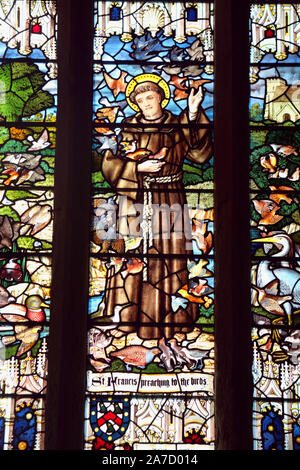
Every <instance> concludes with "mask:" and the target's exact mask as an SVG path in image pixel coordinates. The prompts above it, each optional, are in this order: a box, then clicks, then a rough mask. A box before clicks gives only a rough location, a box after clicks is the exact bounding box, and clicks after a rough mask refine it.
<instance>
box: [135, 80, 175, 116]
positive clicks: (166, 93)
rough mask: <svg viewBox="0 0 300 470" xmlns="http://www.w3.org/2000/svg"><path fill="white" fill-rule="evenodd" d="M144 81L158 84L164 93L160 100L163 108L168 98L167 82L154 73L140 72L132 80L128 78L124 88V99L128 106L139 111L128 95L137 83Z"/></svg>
mask: <svg viewBox="0 0 300 470" xmlns="http://www.w3.org/2000/svg"><path fill="white" fill-rule="evenodd" d="M144 82H153V83H156V85H158V86H160V88H161V89H162V90H163V92H164V94H165V98H164V99H163V100H162V102H161V107H162V108H165V107H166V106H167V104H168V103H169V100H170V89H169V87H168V84H167V82H166V81H165V80H164V79H163V78H161V77H159V75H155V74H154V73H142V74H141V75H137V76H136V77H134V78H133V79H132V80H130V82H129V83H128V85H127V88H126V100H127V103H128V104H129V106H130V107H131V108H132V109H134V110H135V111H137V112H139V111H140V109H139V107H138V106H137V105H136V104H135V103H133V102H132V101H131V100H130V98H129V96H130V95H131V93H132V92H133V90H134V89H135V87H136V86H137V85H138V84H140V83H144Z"/></svg>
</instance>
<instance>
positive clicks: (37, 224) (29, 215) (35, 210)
mask: <svg viewBox="0 0 300 470" xmlns="http://www.w3.org/2000/svg"><path fill="white" fill-rule="evenodd" d="M51 219H52V208H51V206H49V205H48V204H45V205H39V204H36V205H35V206H33V207H30V208H29V209H27V210H26V211H25V212H24V213H23V214H22V215H21V218H20V220H21V222H22V223H23V224H25V226H23V227H21V229H20V234H21V235H24V234H25V233H27V234H29V235H35V234H36V233H38V232H40V231H41V230H43V228H45V227H46V226H47V225H48V224H49V223H50V221H51Z"/></svg>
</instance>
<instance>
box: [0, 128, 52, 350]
mask: <svg viewBox="0 0 300 470" xmlns="http://www.w3.org/2000/svg"><path fill="white" fill-rule="evenodd" d="M27 140H28V143H29V147H28V149H27V151H26V152H22V153H7V154H6V155H5V157H4V158H3V159H2V161H1V165H2V167H3V170H2V174H3V175H6V176H7V178H6V179H5V180H4V181H3V183H4V185H5V186H7V187H8V186H10V185H16V186H20V185H22V184H24V183H35V182H37V181H42V180H44V179H45V178H44V170H43V169H42V168H41V166H40V163H41V159H42V155H41V154H36V152H40V151H41V150H43V149H45V148H47V147H49V146H50V145H51V142H50V141H49V133H48V130H47V129H45V130H44V131H43V132H42V133H41V134H40V135H39V136H38V138H37V139H36V140H34V138H33V136H28V137H27ZM0 196H1V203H2V204H3V205H7V206H9V205H12V204H13V201H12V200H10V199H9V197H6V190H2V191H1V195H0ZM51 220H52V207H51V206H50V205H49V204H43V203H40V204H33V205H32V206H30V207H29V208H28V209H26V210H25V211H24V212H23V213H22V214H21V215H20V220H19V221H17V222H16V221H14V220H13V219H12V218H11V217H9V216H8V215H2V216H0V249H3V248H5V249H8V250H11V249H12V247H13V242H14V241H15V240H16V239H17V238H18V237H19V236H30V237H35V236H36V234H38V233H39V232H40V231H42V230H43V229H44V228H45V227H47V225H48V224H49V223H50V222H51ZM0 260H1V261H3V260H5V263H4V264H3V265H2V266H1V269H0V279H1V280H2V281H6V282H8V283H11V282H13V283H16V282H22V279H23V272H22V268H21V265H20V263H19V262H18V260H17V259H16V258H13V257H11V258H0ZM45 308H49V305H48V304H46V303H45V302H44V300H43V299H42V298H41V297H40V296H38V295H30V296H28V297H27V299H26V301H25V305H23V304H21V303H18V302H16V299H15V298H14V297H13V296H11V295H10V294H9V292H8V290H7V289H6V288H4V287H3V286H0V326H1V328H2V330H3V328H4V330H3V331H4V334H3V335H2V345H3V348H4V349H6V348H7V347H9V346H15V352H14V355H15V357H21V356H22V355H24V354H25V353H28V354H30V351H31V350H32V348H33V347H34V346H35V345H36V344H37V342H38V341H39V339H40V335H41V332H42V330H43V328H44V325H45V321H46V314H45V310H44V309H45ZM6 330H7V331H6ZM3 348H2V350H3ZM4 356H5V355H4Z"/></svg>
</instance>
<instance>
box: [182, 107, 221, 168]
mask: <svg viewBox="0 0 300 470" xmlns="http://www.w3.org/2000/svg"><path fill="white" fill-rule="evenodd" d="M179 122H180V124H184V127H182V132H183V135H184V137H185V140H186V142H187V146H188V153H187V155H186V158H187V159H188V160H191V161H192V162H195V163H204V162H205V161H206V160H208V159H209V158H210V157H211V156H212V152H213V146H212V140H211V132H210V129H209V128H207V127H205V128H203V127H202V128H201V127H200V126H201V124H209V120H208V118H207V117H206V115H205V113H204V111H203V110H202V108H200V110H199V112H198V116H197V118H196V120H195V121H190V120H189V117H188V111H187V110H185V111H183V112H182V113H181V115H180V118H179ZM186 125H188V127H186ZM199 125H200V126H199Z"/></svg>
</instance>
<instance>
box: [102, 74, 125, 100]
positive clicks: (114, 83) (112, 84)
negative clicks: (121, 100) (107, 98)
mask: <svg viewBox="0 0 300 470" xmlns="http://www.w3.org/2000/svg"><path fill="white" fill-rule="evenodd" d="M126 76H127V72H124V71H123V72H122V73H121V75H120V77H119V78H118V79H115V78H111V77H110V76H109V75H108V74H107V73H105V72H104V78H105V81H106V83H107V86H108V88H110V89H111V90H112V92H113V94H114V97H115V98H116V97H117V96H118V94H119V93H124V92H125V89H126V85H127V83H126V82H125V77H126Z"/></svg>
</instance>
